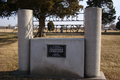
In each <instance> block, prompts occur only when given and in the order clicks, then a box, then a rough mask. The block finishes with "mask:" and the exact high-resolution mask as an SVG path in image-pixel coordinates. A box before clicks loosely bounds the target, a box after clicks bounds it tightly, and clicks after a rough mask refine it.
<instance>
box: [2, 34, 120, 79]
mask: <svg viewBox="0 0 120 80" xmlns="http://www.w3.org/2000/svg"><path fill="white" fill-rule="evenodd" d="M112 34H114V35H112ZM115 34H117V35H115ZM46 38H84V36H81V35H72V34H71V35H53V34H51V35H47V36H46ZM101 53H102V54H101V71H103V72H104V74H105V77H106V78H107V80H120V69H119V68H120V32H114V33H113V32H112V33H111V32H110V34H108V33H106V34H103V35H102V46H101ZM17 69H18V41H17V35H16V34H13V33H0V80H61V79H50V78H26V77H25V78H24V77H12V76H10V73H11V72H9V71H14V70H17ZM9 77H10V78H9ZM64 80H65V79H64Z"/></svg>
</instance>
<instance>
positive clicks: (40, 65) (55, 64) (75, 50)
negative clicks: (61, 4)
mask: <svg viewBox="0 0 120 80" xmlns="http://www.w3.org/2000/svg"><path fill="white" fill-rule="evenodd" d="M47 45H66V57H63V58H62V57H47ZM30 74H31V75H40V76H51V77H52V76H54V77H69V78H84V39H78V38H77V39H76V38H75V39H73V38H33V39H31V54H30Z"/></svg>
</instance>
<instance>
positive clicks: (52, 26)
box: [47, 21, 55, 31]
mask: <svg viewBox="0 0 120 80" xmlns="http://www.w3.org/2000/svg"><path fill="white" fill-rule="evenodd" d="M47 26H48V30H49V31H53V30H54V29H55V26H54V24H53V22H52V21H49V23H48V24H47Z"/></svg>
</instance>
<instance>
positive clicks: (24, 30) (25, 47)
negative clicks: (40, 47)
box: [18, 9, 33, 73]
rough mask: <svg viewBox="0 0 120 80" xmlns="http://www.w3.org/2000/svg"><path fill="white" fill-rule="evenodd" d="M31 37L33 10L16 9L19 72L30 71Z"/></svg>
mask: <svg viewBox="0 0 120 80" xmlns="http://www.w3.org/2000/svg"><path fill="white" fill-rule="evenodd" d="M32 37H33V11H32V10H28V9H21V10H18V60H19V69H18V70H19V72H23V73H29V71H30V49H29V47H30V43H29V41H30V39H31V38H32Z"/></svg>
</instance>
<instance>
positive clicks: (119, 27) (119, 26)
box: [116, 21, 120, 30]
mask: <svg viewBox="0 0 120 80" xmlns="http://www.w3.org/2000/svg"><path fill="white" fill-rule="evenodd" d="M116 28H117V29H119V30H120V21H119V22H117V24H116Z"/></svg>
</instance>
